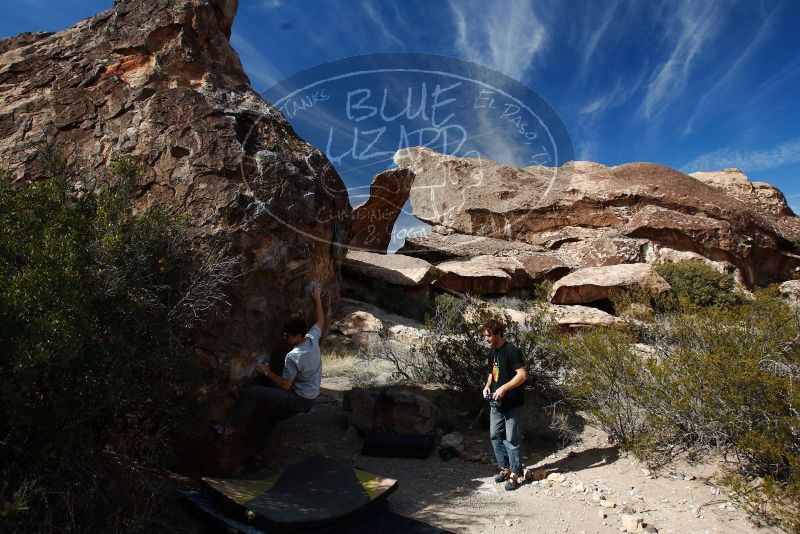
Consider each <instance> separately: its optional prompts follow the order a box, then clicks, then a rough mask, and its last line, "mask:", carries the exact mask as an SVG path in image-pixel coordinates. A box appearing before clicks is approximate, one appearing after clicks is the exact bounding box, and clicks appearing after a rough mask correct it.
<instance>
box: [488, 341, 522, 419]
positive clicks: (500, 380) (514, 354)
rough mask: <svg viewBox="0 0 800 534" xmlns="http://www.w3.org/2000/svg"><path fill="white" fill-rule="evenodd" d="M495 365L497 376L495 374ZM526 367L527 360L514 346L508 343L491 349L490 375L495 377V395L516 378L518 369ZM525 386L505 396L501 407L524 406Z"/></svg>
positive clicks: (493, 388) (493, 386)
mask: <svg viewBox="0 0 800 534" xmlns="http://www.w3.org/2000/svg"><path fill="white" fill-rule="evenodd" d="M495 365H496V366H497V374H496V375H495V374H494V369H495ZM520 367H525V360H524V358H523V357H522V353H521V352H520V351H519V349H518V348H517V347H515V346H514V345H513V344H511V343H509V342H508V341H506V342H505V343H504V344H503V346H502V347H500V348H499V349H495V348H494V347H492V348H490V349H489V374H491V375H492V376H493V380H492V386H491V391H492V393H494V392H495V391H496V390H497V388H499V387H500V386H502V385H503V384H505V383H506V382H508V381H510V380H511V379H512V378H514V375H515V374H516V371H517V369H519V368H520ZM523 389H525V388H524V384H523V385H521V386H519V387H516V388H514V389H512V390H511V391H509V392H508V393H506V394H505V396H503V400H502V401H501V403H502V404H501V405H502V406H503V407H509V408H511V407H514V406H522V403H523V401H524V400H525V398H524V395H523Z"/></svg>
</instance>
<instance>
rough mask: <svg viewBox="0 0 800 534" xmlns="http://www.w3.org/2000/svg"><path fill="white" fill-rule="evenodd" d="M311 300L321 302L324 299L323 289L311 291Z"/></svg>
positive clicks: (318, 288)
mask: <svg viewBox="0 0 800 534" xmlns="http://www.w3.org/2000/svg"><path fill="white" fill-rule="evenodd" d="M311 298H312V299H314V302H319V301H320V300H321V299H322V288H321V287H315V288H314V289H312V290H311Z"/></svg>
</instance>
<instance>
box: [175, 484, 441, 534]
mask: <svg viewBox="0 0 800 534" xmlns="http://www.w3.org/2000/svg"><path fill="white" fill-rule="evenodd" d="M184 496H185V497H186V501H187V502H188V503H189V504H190V505H192V506H193V508H194V509H195V510H197V511H198V512H201V513H202V515H203V518H204V519H205V520H206V521H208V522H211V523H212V524H213V525H215V526H216V527H218V528H219V529H220V531H225V532H237V533H240V534H270V533H271V532H275V531H273V530H265V529H262V528H258V527H255V526H253V525H251V524H249V523H247V522H245V520H240V519H236V518H234V517H233V516H232V515H229V514H227V513H226V512H225V511H224V510H222V509H221V508H220V507H219V505H218V503H217V502H216V501H215V500H214V499H212V498H211V497H210V496H208V495H206V494H204V493H202V492H201V491H198V490H189V491H187V492H185V493H184ZM304 532H313V533H314V534H366V533H373V532H380V533H381V534H452V533H451V532H450V531H449V530H443V529H440V528H438V527H434V526H433V525H428V524H427V523H423V522H421V521H417V520H416V519H411V518H408V517H403V516H401V515H398V514H395V513H392V512H390V511H388V510H386V509H385V508H384V507H383V506H380V505H378V506H375V507H373V508H371V509H368V510H366V511H364V512H363V513H359V514H356V515H354V516H351V517H349V518H347V519H345V520H344V521H342V522H340V523H335V524H333V525H329V526H325V525H323V526H320V527H319V528H317V529H313V530H308V529H305V530H304Z"/></svg>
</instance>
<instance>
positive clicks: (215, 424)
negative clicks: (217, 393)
mask: <svg viewBox="0 0 800 534" xmlns="http://www.w3.org/2000/svg"><path fill="white" fill-rule="evenodd" d="M208 426H210V427H211V430H213V431H214V432H215V433H216V434H218V435H220V436H224V435H225V431H226V430H227V429H228V425H226V424H225V423H221V422H219V421H215V420H213V419H212V420H211V421H209V422H208Z"/></svg>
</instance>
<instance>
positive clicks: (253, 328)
mask: <svg viewBox="0 0 800 534" xmlns="http://www.w3.org/2000/svg"><path fill="white" fill-rule="evenodd" d="M236 10H237V1H236V0H180V1H175V2H171V1H164V0H158V1H145V0H117V1H116V2H115V4H114V7H112V8H111V9H109V10H107V11H105V12H103V13H101V14H99V15H97V16H95V17H92V18H90V19H87V20H85V21H83V22H80V23H78V24H77V25H75V26H74V27H72V28H70V29H68V30H65V31H62V32H58V33H54V34H46V33H39V34H23V35H20V36H17V37H13V38H9V39H4V40H2V41H0V155H2V157H3V161H4V164H5V165H7V166H8V167H9V169H10V170H11V171H12V172H13V175H14V176H15V178H16V180H17V181H18V182H19V183H24V182H26V181H29V180H36V179H38V178H40V177H41V176H42V175H43V173H42V170H41V168H39V166H38V162H37V160H36V159H35V156H36V153H37V147H38V145H39V144H41V143H49V142H51V141H55V142H56V143H57V145H58V146H59V148H60V150H61V152H62V154H63V156H64V157H65V158H66V160H67V161H68V162H72V163H75V164H77V165H78V166H79V167H80V168H82V169H84V170H85V173H86V174H87V175H94V176H98V175H100V172H99V171H100V170H101V169H102V168H103V167H104V166H105V165H106V164H108V163H109V161H110V160H111V159H112V157H113V156H115V155H128V156H131V157H133V158H134V159H137V160H138V161H140V162H141V163H142V164H143V166H144V168H145V176H144V178H143V181H142V183H141V184H140V185H141V189H140V191H139V195H140V196H139V203H140V205H142V206H146V205H150V204H153V203H162V204H166V205H167V206H169V208H170V209H171V210H172V211H173V212H174V213H175V214H187V215H188V216H189V217H190V220H191V224H192V229H193V239H194V240H195V242H196V250H197V251H198V254H201V253H202V251H203V250H204V249H205V248H207V246H208V244H209V243H210V242H212V241H213V242H214V243H216V244H219V245H220V246H222V247H223V248H225V249H227V250H228V252H229V253H230V254H232V255H241V257H242V260H241V263H242V264H241V272H242V273H243V276H242V277H241V279H240V281H239V283H238V284H237V286H236V287H231V288H230V289H229V295H228V297H227V298H228V300H229V301H230V303H231V308H230V310H229V312H228V314H227V315H225V316H223V315H220V316H218V317H214V318H212V320H211V322H210V323H209V324H207V326H205V327H204V328H203V329H202V330H201V331H199V332H198V333H197V336H196V340H195V342H196V349H197V352H198V355H199V357H200V358H201V360H202V361H203V362H204V364H205V365H206V366H208V367H209V368H212V369H213V370H214V371H215V372H216V373H217V375H219V376H221V377H227V376H229V375H234V374H236V369H239V368H241V367H242V365H243V364H245V363H248V362H252V360H253V355H254V354H255V353H256V352H258V351H261V350H264V349H270V348H273V347H270V346H269V343H270V340H272V339H276V338H279V334H280V328H281V325H282V323H283V322H284V320H285V319H286V318H287V317H289V316H290V314H291V313H293V312H295V311H297V310H304V309H305V310H306V312H307V313H313V310H312V309H311V307H310V306H309V304H310V301H309V299H308V298H307V296H306V294H305V291H304V288H305V286H306V284H307V283H308V282H309V281H310V280H317V281H320V282H322V284H323V285H324V287H325V288H326V290H327V292H326V298H327V299H328V300H329V301H333V300H335V298H336V297H337V295H338V293H339V262H340V260H341V256H342V249H341V247H340V246H339V245H341V244H342V243H344V242H346V241H347V239H348V232H349V227H350V216H351V208H350V204H349V201H348V199H347V194H346V192H345V188H344V186H343V184H342V181H341V179H340V178H339V176H338V175H337V173H336V171H335V170H334V169H333V167H332V166H331V165H330V163H329V162H328V160H327V159H326V158H325V156H324V155H323V154H322V153H321V152H320V151H319V150H317V149H315V148H313V147H312V146H310V145H309V144H307V143H306V142H304V141H303V140H302V139H300V138H299V137H298V136H297V135H296V134H295V133H294V131H293V129H292V127H291V126H290V125H289V123H288V122H287V121H286V119H285V118H284V117H283V116H282V115H281V114H280V113H279V112H278V111H277V110H276V109H275V108H273V107H272V106H271V105H270V104H269V103H267V102H265V101H264V100H262V99H261V97H260V96H259V95H258V94H257V93H256V92H255V91H254V90H253V89H252V88H251V87H250V83H249V80H248V78H247V76H246V75H245V73H244V71H243V70H242V66H241V63H240V61H239V57H238V56H237V54H236V52H235V51H234V50H233V48H232V47H231V45H230V42H229V37H230V34H231V26H232V24H233V18H234V15H235V13H236ZM329 305H330V302H329V303H328V307H330V306H329ZM277 350H278V348H276V351H277ZM245 367H246V366H245ZM232 378H235V377H233V376H232Z"/></svg>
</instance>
